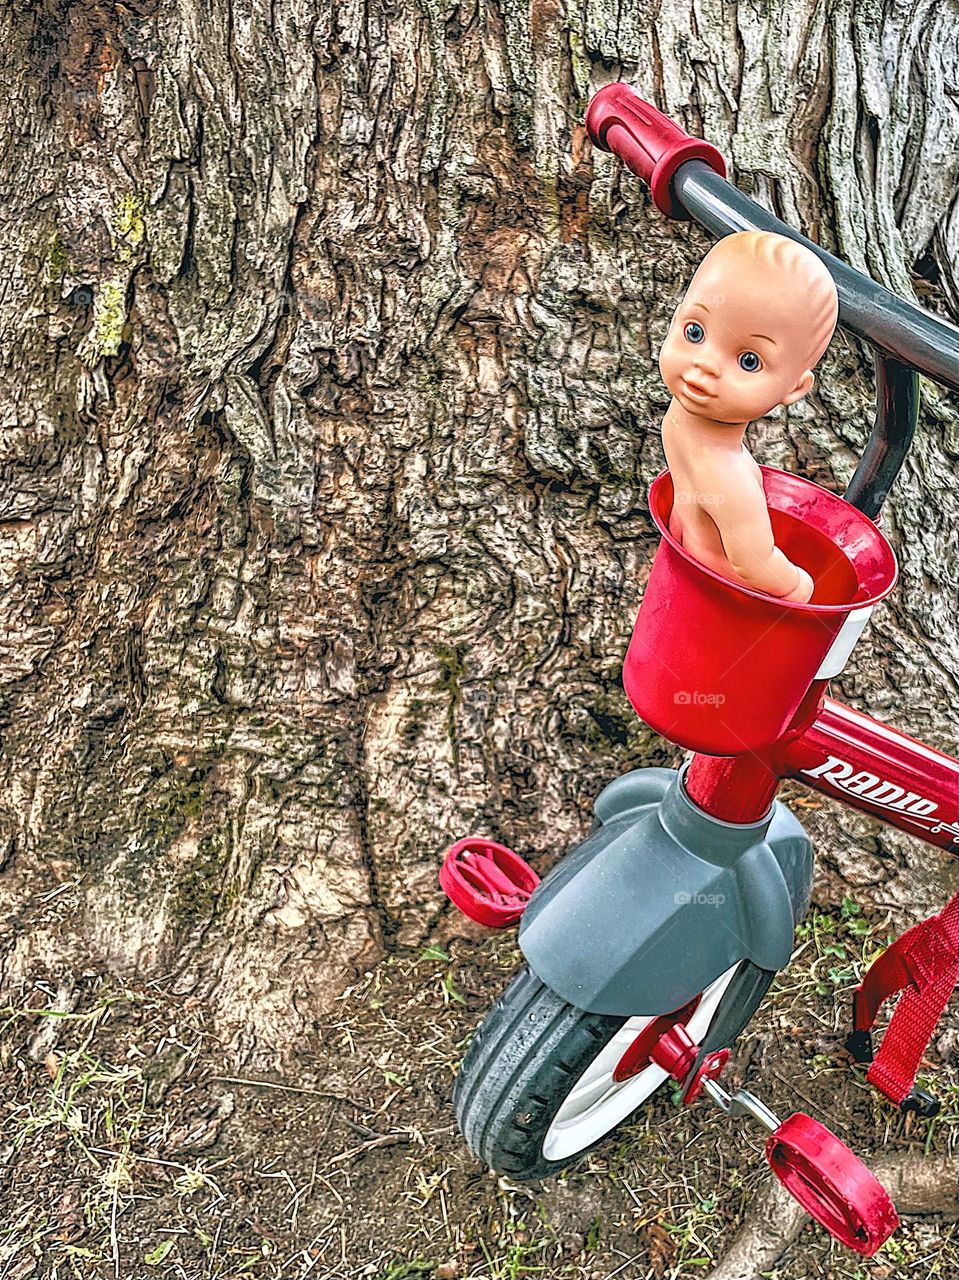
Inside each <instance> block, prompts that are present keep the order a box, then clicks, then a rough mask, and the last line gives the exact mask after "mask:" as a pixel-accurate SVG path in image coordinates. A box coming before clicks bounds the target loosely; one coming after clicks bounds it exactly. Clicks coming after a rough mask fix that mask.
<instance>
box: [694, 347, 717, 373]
mask: <svg viewBox="0 0 959 1280" xmlns="http://www.w3.org/2000/svg"><path fill="white" fill-rule="evenodd" d="M692 367H693V368H694V369H696V370H698V372H699V373H701V374H703V375H704V376H705V377H707V378H717V377H719V372H718V370H717V368H716V362H715V361H714V360H711V359H710V358H709V356H708V355H707V354H706V352H705V351H703V352H699V351H697V352H696V354H695V356H693V363H692Z"/></svg>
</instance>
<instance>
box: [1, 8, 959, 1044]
mask: <svg viewBox="0 0 959 1280" xmlns="http://www.w3.org/2000/svg"><path fill="white" fill-rule="evenodd" d="M767 8H770V9H771V12H769V13H768V14H766V15H765V16H764V14H763V6H756V5H747V4H740V5H735V4H722V5H720V4H718V3H714V2H713V0H697V3H695V4H690V3H686V2H677V3H665V4H663V5H661V6H660V7H659V11H658V12H656V11H655V10H654V9H653V8H652V7H647V6H645V5H641V4H636V5H623V6H621V7H620V8H619V10H617V8H616V6H613V7H612V9H611V8H610V7H609V6H607V5H603V4H599V3H594V0H588V2H587V3H586V4H584V5H575V4H572V3H567V4H565V5H564V4H563V3H559V2H558V0H557V2H549V3H548V2H545V0H536V2H535V3H533V4H531V5H529V6H524V5H520V4H518V3H516V0H500V2H499V3H496V2H494V0H478V2H473V0H463V3H462V4H459V3H452V2H448V0H432V2H430V0H426V3H424V4H423V5H422V6H414V5H412V4H410V5H393V4H389V3H385V2H383V3H376V2H374V3H371V4H368V5H366V6H360V5H357V4H353V3H347V2H346V0H334V3H332V4H325V3H324V4H319V5H316V4H313V3H309V2H308V0H270V2H269V3H266V2H264V0H259V2H257V0H180V3H177V4H173V3H170V2H169V0H131V2H130V3H127V4H125V5H121V4H119V3H113V2H110V0H103V2H102V3H94V2H92V0H88V2H87V3H60V4H58V3H55V2H54V0H30V2H29V3H28V0H5V2H4V3H3V4H2V6H0V48H2V50H3V52H2V55H0V56H2V57H3V59H4V62H5V80H6V83H7V84H14V83H18V82H19V86H20V92H19V93H18V94H17V95H14V94H12V93H11V94H7V95H5V96H4V97H3V98H2V100H0V115H2V121H0V127H2V130H3V134H4V136H5V138H6V146H5V148H4V152H3V155H2V157H0V186H2V192H3V202H2V209H3V212H2V214H0V219H2V220H0V244H2V252H3V262H4V277H5V278H4V282H3V290H2V296H0V307H2V328H3V348H2V350H3V356H2V359H3V368H4V379H3V387H2V391H0V415H2V422H3V434H2V440H0V448H2V450H3V457H2V465H3V479H4V484H3V491H2V497H0V502H2V514H0V574H2V581H3V583H4V587H5V590H4V592H3V596H2V610H3V613H2V621H0V626H2V637H3V638H2V648H0V686H2V703H0V715H2V720H0V724H2V731H3V747H4V750H3V767H4V787H3V796H2V799H0V836H2V844H0V868H2V874H0V903H2V907H5V908H6V909H5V910H2V909H0V917H7V916H9V919H8V921H7V923H6V925H5V926H4V927H3V930H2V932H0V978H2V984H3V985H5V986H14V985H16V984H19V983H21V982H24V981H28V980H33V979H35V978H36V977H38V976H57V977H63V976H64V975H66V976H68V977H69V975H72V974H79V973H82V972H83V971H84V970H88V969H94V970H97V971H101V970H104V969H108V970H110V971H114V972H118V973H129V972H132V971H136V972H138V973H140V974H144V975H148V976H150V977H156V978H164V979H166V980H168V981H172V982H173V983H174V985H175V989H176V990H177V991H181V992H188V991H189V992H193V993H195V994H198V995H201V996H210V997H213V998H214V1002H215V1007H216V1009H217V1013H218V1017H219V1020H220V1027H221V1030H222V1031H223V1032H224V1034H225V1035H229V1036H233V1037H235V1038H236V1039H237V1041H238V1042H239V1043H242V1044H243V1045H244V1047H245V1048H246V1049H247V1050H248V1051H252V1050H256V1051H257V1052H261V1053H264V1054H272V1053H279V1054H281V1055H283V1054H285V1053H286V1052H287V1051H288V1050H289V1049H290V1047H291V1046H292V1045H293V1044H294V1043H295V1042H296V1040H297V1038H298V1037H299V1036H300V1035H301V1034H302V1033H303V1032H304V1031H306V1030H308V1029H309V1027H310V1025H311V1022H312V1021H313V1019H314V1018H315V1017H316V1016H317V1015H318V1014H319V1013H320V1012H321V1011H323V1010H324V1009H325V1008H326V1007H328V1005H329V1002H330V1000H331V999H332V998H333V997H334V996H335V995H336V994H337V992H338V991H339V990H341V989H342V987H343V986H344V985H345V984H346V983H347V982H348V981H349V978H350V974H351V973H352V972H354V969H355V967H356V966H360V967H361V968H362V967H368V966H369V965H370V964H372V963H373V962H374V961H375V960H376V959H377V958H378V957H379V956H381V955H382V954H383V953H384V951H386V950H388V949H390V948H391V947H394V946H396V945H403V944H413V943H416V942H417V941H419V940H421V939H422V938H424V937H425V936H426V935H427V933H428V932H429V930H430V929H431V926H432V925H433V924H434V923H435V922H436V921H437V920H438V918H439V913H440V912H441V911H442V910H443V899H442V898H441V894H440V891H439V888H438V885H437V883H436V870H437V866H438V860H439V857H440V854H441V852H442V850H443V849H444V847H445V846H446V845H447V844H448V843H449V842H450V841H451V840H452V839H454V838H455V837H457V836H459V835H461V834H463V833H465V832H468V831H471V830H480V831H483V832H485V833H488V834H490V835H492V836H494V837H499V838H502V839H505V840H507V841H508V842H509V843H512V844H514V845H515V846H516V847H517V848H519V849H521V850H522V851H523V852H524V853H526V854H533V855H537V856H539V855H543V856H544V857H545V856H547V855H548V856H549V857H552V856H555V855H556V854H557V853H558V852H560V851H561V850H562V849H563V848H564V846H565V845H567V844H568V843H569V842H570V841H571V840H573V839H575V838H577V837H578V835H579V834H580V833H581V832H582V830H583V827H584V824H585V822H586V820H587V814H588V809H589V805H590V802H591V799H592V797H593V796H594V795H595V794H596V792H597V791H598V790H599V788H600V787H601V785H602V784H603V783H604V782H606V781H608V780H609V779H610V778H611V777H613V776H615V774H617V773H618V772H621V771H624V770H626V769H629V768H633V767H637V766H638V765H641V764H649V763H664V762H675V761H677V760H678V758H679V753H678V752H677V751H676V750H675V749H674V748H672V747H671V746H669V744H666V743H663V742H662V740H660V739H657V738H655V737H654V736H653V735H652V734H651V733H650V732H649V731H648V730H646V729H645V727H644V726H643V725H642V724H641V723H640V722H639V721H638V720H636V718H635V717H634V716H633V714H632V712H631V711H630V708H629V706H628V704H627V702H626V699H625V696H624V694H623V692H622V688H621V685H620V669H621V664H622V658H623V654H624V652H625V648H626V644H627V639H628V635H629V631H630V628H631V626H632V622H633V618H634V615H635V611H636V607H637V605H638V602H639V599H640V597H641V594H642V590H643V584H644V580H645V576H646V573H647V571H648V566H649V561H650V557H651V553H652V550H653V548H654V537H653V531H652V526H651V523H650V520H649V517H648V515H647V512H646V507H645V491H646V487H647V485H648V483H649V481H650V479H651V478H652V476H653V475H654V474H655V473H656V471H657V470H658V469H659V468H660V466H661V464H662V453H661V446H660V439H659V431H658V427H659V422H660V419H661V415H662V413H663V411H664V409H665V406H666V403H667V395H666V393H665V391H664V388H663V387H662V385H661V383H660V379H659V374H658V370H657V368H656V364H655V353H656V351H657V349H658V344H659V342H660V341H661V339H662V337H663V334H664V332H665V327H666V324H667V321H668V318H669V315H670V312H671V309H672V307H673V305H674V303H675V300H676V298H677V296H678V294H679V293H680V292H681V290H682V289H683V287H684V286H685V284H686V282H687V281H688V278H689V276H690V274H691V272H692V270H693V268H694V266H695V264H696V262H697V261H698V259H699V258H700V257H701V256H702V254H703V253H704V251H705V249H706V247H707V243H708V242H707V239H706V237H705V236H704V235H703V234H702V233H700V232H699V231H698V230H696V229H695V228H692V227H690V226H688V225H679V224H670V223H667V222H666V221H665V220H664V219H663V218H662V217H660V215H659V214H658V213H657V212H656V211H655V210H654V209H653V208H652V207H651V206H650V203H649V200H648V198H647V195H646V193H645V191H644V190H643V189H642V188H641V186H640V185H639V183H638V182H637V181H636V180H635V179H634V178H632V177H631V176H630V175H629V174H628V173H626V172H625V171H624V170H623V168H622V167H621V165H620V164H619V162H618V161H616V160H614V159H613V158H612V157H610V156H607V155H604V154H598V153H595V152H593V151H592V149H591V147H590V145H589V143H588V141H586V139H585V136H584V132H583V128H582V123H581V122H582V119H583V115H584V111H585V106H586V102H587V100H588V97H589V95H590V94H591V92H592V91H594V90H595V89H596V88H598V87H599V86H600V85H601V84H602V83H605V82H606V81H608V80H610V79H617V78H621V79H624V80H627V81H629V82H630V83H632V84H633V85H635V87H636V88H637V89H638V90H639V91H640V92H641V93H643V94H645V95H646V96H649V97H650V98H652V99H653V100H655V101H657V102H658V103H659V105H660V106H662V107H663V108H664V109H665V110H666V111H668V112H669V113H670V114H672V115H674V116H676V117H677V118H678V119H680V120H681V121H683V122H684V123H685V124H686V126H687V127H689V128H690V129H691V130H692V131H694V132H700V133H702V134H704V135H705V136H707V137H709V138H710V139H711V140H712V141H713V142H714V143H716V144H717V145H718V146H719V147H720V149H721V150H723V151H724V153H725V154H726V155H727V156H728V157H729V158H730V160H731V162H732V165H733V171H734V177H735V179H736V181H737V182H738V183H739V185H740V186H741V187H743V188H744V189H745V190H747V191H749V192H751V193H752V194H753V195H754V196H755V197H756V198H758V199H760V200H761V201H762V202H763V203H766V204H767V205H769V206H770V207H771V208H773V209H774V210H775V211H776V212H777V213H779V214H780V215H782V216H784V217H785V218H787V219H788V220H789V221H790V222H792V223H793V224H794V225H795V226H797V227H799V228H801V229H802V230H804V231H806V232H807V233H809V234H811V235H812V236H814V237H816V238H818V239H819V240H820V242H821V243H823V244H825V245H826V246H828V247H829V248H830V249H832V250H833V251H835V252H837V253H839V254H840V255H842V256H843V257H845V258H847V259H849V260H850V261H851V262H853V263H855V264H856V265H857V266H860V267H862V268H864V269H866V270H868V271H870V272H871V273H872V274H873V275H874V276H876V277H877V278H878V279H880V280H882V281H883V282H885V283H887V284H889V285H890V286H892V287H893V288H895V289H897V290H898V291H899V292H901V293H904V294H906V295H907V296H911V295H913V294H918V296H919V297H920V298H921V300H923V301H924V302H925V303H926V304H927V305H931V306H940V307H942V308H944V309H946V310H947V311H948V310H949V309H950V308H951V309H952V311H953V313H955V311H956V308H957V306H959V275H957V266H956V264H957V261H959V203H957V201H956V198H955V196H956V175H957V169H959V147H957V140H959V115H957V110H956V101H957V94H959V45H957V32H959V24H957V21H956V18H957V12H956V9H957V6H956V4H955V3H954V0H948V2H947V3H945V4H943V3H936V4H933V3H931V2H929V0H927V2H922V3H918V4H915V3H912V4H905V3H901V2H899V0H896V2H895V3H887V4H884V5H883V4H880V3H878V2H877V3H873V4H868V5H867V4H860V5H854V4H853V3H852V0H839V3H833V4H828V5H827V4H825V3H824V2H822V0H803V2H802V3H799V4H790V5H787V4H779V3H777V4H774V5H772V6H767ZM871 392H872V379H871V373H870V372H869V366H868V360H866V361H865V362H864V359H863V353H862V352H861V351H860V350H859V349H858V348H857V347H856V346H855V344H853V343H852V342H851V341H850V340H848V339H846V338H843V337H839V338H837V340H836V341H835V342H834V344H833V347H832V349H831V353H830V354H829V356H828V357H827V359H826V361H825V363H824V365H823V368H822V376H821V380H820V383H819V385H818V390H817V392H816V393H814V394H813V396H812V397H811V399H810V400H809V401H808V402H807V403H805V404H803V405H800V406H797V407H796V408H794V409H792V410H790V411H789V413H788V414H785V413H783V412H782V411H780V413H779V414H778V415H777V416H774V417H773V418H771V419H770V420H768V421H766V422H763V423H760V424H757V425H756V426H755V427H754V428H752V429H751V433H750V435H751V443H752V446H753V449H754V452H755V453H756V455H757V456H758V457H759V458H760V460H762V461H764V462H768V463H772V464H775V465H782V466H786V467H788V468H791V469H795V470H798V471H800V472H802V473H803V474H805V475H807V476H809V477H810V478H811V479H813V480H816V481H818V482H820V483H824V484H826V485H828V486H829V487H831V488H835V489H840V490H841V488H842V487H843V485H844V484H845V482H846V480H847V479H848V477H849V475H850V474H851V471H852V469H853V467H854V464H855V460H856V456H857V454H858V452H859V450H860V448H861V446H862V444H863V442H864V440H865V437H866V434H867V432H868V427H869V418H870V414H869V411H868V407H869V405H870V401H871ZM956 428H957V416H956V414H955V411H954V408H953V406H952V405H951V404H950V403H949V402H948V401H947V400H946V399H945V397H944V396H942V395H941V394H940V393H938V392H937V391H936V390H935V389H933V388H932V387H927V392H926V405H925V412H924V417H923V422H922V427H921V430H920V433H919V438H918V442H917V446H916V449H915V451H914V454H913V457H912V459H911V461H910V462H909V464H908V465H907V468H906V470H905V473H904V475H903V477H902V479H901V480H900V482H899V484H898V486H897V488H896V492H895V495H894V497H893V499H892V501H891V502H890V503H889V507H888V514H887V516H886V519H885V525H884V527H885V528H886V530H887V532H888V534H889V536H890V537H891V538H892V540H893V542H894V543H895V545H896V548H897V550H898V552H899V554H900V558H901V563H902V583H901V586H900V588H899V590H898V593H897V595H896V596H895V598H894V600H893V601H892V602H891V603H890V604H888V605H887V606H885V607H884V608H883V609H882V610H881V611H879V613H878V614H877V615H876V618H875V622H874V625H873V627H872V630H871V633H870V636H869V637H868V638H867V639H866V640H865V641H864V642H863V644H862V645H861V647H860V649H859V650H858V651H857V653H856V655H855V657H854V660H853V662H852V663H851V665H850V667H849V668H848V670H847V672H846V674H845V675H844V677H843V678H842V681H841V682H840V689H839V693H840V696H846V697H848V698H850V699H852V700H855V701H856V702H857V704H858V705H861V706H862V707H864V708H865V709H866V710H868V711H870V712H871V713H873V714H876V715H878V716H879V717H880V718H887V719H890V720H893V721H895V722H896V723H897V724H899V725H900V726H901V727H903V728H904V729H906V730H907V731H910V732H912V733H914V734H916V735H917V736H919V737H922V738H925V739H926V740H927V741H929V742H931V743H933V744H935V745H937V746H940V747H944V748H947V749H950V750H953V749H954V748H955V741H956V722H955V719H954V718H953V713H952V710H951V709H952V708H954V707H955V705H956V693H957V689H956V684H957V669H959V662H957V647H959V642H957V636H956V630H955V626H954V607H955V597H956V576H957V560H956V552H955V528H956V523H957V518H959V507H957V499H956V494H955V491H954V484H953V478H954V474H955V465H956V456H957V452H959V433H957V429H956ZM944 708H949V709H950V711H949V712H948V713H946V712H945V711H944ZM812 825H813V827H814V828H815V831H816V835H817V839H818V842H819V850H820V857H821V859H822V865H823V867H824V869H825V873H826V874H827V875H828V872H829V869H830V868H832V870H833V872H834V873H835V874H836V875H838V876H839V877H841V880H842V881H843V882H844V883H848V884H852V885H854V886H870V885H871V886H872V888H870V889H868V890H867V891H868V892H870V893H873V894H874V897H875V900H876V901H877V902H880V903H883V904H885V903H891V904H892V905H894V906H895V907H896V908H897V909H898V910H900V911H901V912H902V913H903V914H904V915H908V913H909V912H911V911H912V910H913V909H915V908H916V907H918V906H919V905H925V902H926V899H928V905H930V906H933V905H936V903H937V901H938V900H939V899H940V898H941V889H942V885H941V880H942V876H943V875H944V871H943V866H944V863H945V859H941V858H940V857H939V855H938V854H936V853H934V852H931V851H930V852H925V853H924V852H922V851H921V850H919V848H918V846H914V845H910V846H909V847H908V855H907V852H906V848H907V842H906V841H905V838H904V837H903V838H900V837H898V836H896V835H895V834H894V833H891V832H885V831H884V830H882V829H880V828H879V827H878V826H877V825H876V824H875V823H872V822H870V821H868V820H866V819H864V818H858V817H857V816H856V815H853V814H849V813H847V812H845V811H842V810H839V809H827V810H824V811H823V813H822V814H818V815H814V817H813V821H812ZM890 854H895V856H894V857H892V858H890ZM907 856H908V861H909V862H911V863H912V864H913V866H912V867H911V868H907V867H906V860H907ZM923 867H924V868H926V869H927V870H926V872H925V873H924V875H919V874H918V872H919V870H920V869H921V868H923ZM824 883H826V884H827V885H828V883H829V882H828V879H827V881H826V882H824ZM171 975H172V977H171Z"/></svg>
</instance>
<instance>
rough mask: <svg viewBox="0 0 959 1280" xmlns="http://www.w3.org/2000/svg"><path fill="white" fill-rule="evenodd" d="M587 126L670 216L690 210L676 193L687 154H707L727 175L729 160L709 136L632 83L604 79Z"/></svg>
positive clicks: (718, 170) (589, 111)
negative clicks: (692, 131)
mask: <svg viewBox="0 0 959 1280" xmlns="http://www.w3.org/2000/svg"><path fill="white" fill-rule="evenodd" d="M586 132H587V133H588V134H589V137H590V141H591V142H592V143H593V145H594V146H596V147H599V148H601V149H602V150H603V151H612V152H613V154H614V155H617V156H619V158H620V159H621V160H622V161H623V163H624V164H625V165H626V167H627V168H628V169H630V170H631V171H632V172H633V173H635V174H637V175H638V176H639V177H640V178H642V179H643V181H644V182H645V183H646V184H647V185H648V186H649V190H650V193H651V195H652V197H653V203H654V204H655V205H656V208H657V209H659V211H660V212H661V213H664V214H665V215H666V217H667V218H676V219H686V218H688V217H689V214H688V213H687V212H686V210H685V209H684V208H683V206H682V205H681V204H680V203H679V201H678V200H676V198H675V197H674V195H673V191H672V181H673V176H674V174H675V173H676V170H677V169H678V168H679V166H680V165H681V164H685V163H686V161H687V160H703V161H705V163H706V164H708V165H709V167H710V168H711V169H712V170H713V171H714V172H715V173H718V174H719V176H720V177H721V178H725V176H726V161H725V160H724V159H723V157H722V156H721V155H720V153H719V152H718V151H717V150H716V148H715V147H714V146H713V145H712V144H711V143H709V142H704V141H703V140H702V139H701V138H691V137H690V136H689V134H688V133H686V132H685V130H683V129H681V128H680V127H679V125H678V124H675V123H674V122H673V121H672V120H670V119H669V117H668V116H664V115H663V113H662V112H661V111H657V109H656V108H655V107H654V106H653V105H652V104H651V103H649V102H646V100H645V99H644V98H641V97H640V96H639V94H638V93H636V91H635V90H634V89H631V88H630V87H629V85H627V84H622V83H621V82H617V83H615V84H607V85H604V87H603V88H602V89H600V90H599V91H598V92H597V93H595V94H593V97H592V98H591V99H590V103H589V106H588V107H587V109H586Z"/></svg>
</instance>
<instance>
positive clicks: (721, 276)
mask: <svg viewBox="0 0 959 1280" xmlns="http://www.w3.org/2000/svg"><path fill="white" fill-rule="evenodd" d="M838 314H839V302H838V298H837V295H836V286H835V284H834V283H833V279H832V276H831V275H830V274H829V271H828V270H827V268H826V266H825V265H824V264H823V263H822V262H821V261H820V260H819V258H817V257H816V255H815V254H814V253H813V252H812V251H811V250H810V249H807V248H806V247H805V245H801V244H797V243H796V241H795V240H790V239H788V238H787V237H786V236H781V235H777V234H775V233H774V232H771V231H740V232H737V233H736V234H735V235H731V236H727V237H726V238H725V239H724V240H720V241H719V242H718V244H716V245H714V246H713V248H712V249H710V251H709V253H707V255H706V257H705V258H704V259H703V261H702V263H701V264H700V267H699V270H698V271H697V272H696V274H695V275H694V276H693V278H692V281H691V283H690V285H689V288H688V289H687V291H686V295H685V297H684V298H683V300H682V302H681V303H680V304H679V306H678V307H677V309H676V312H675V314H674V316H673V318H672V321H671V322H670V326H669V332H668V333H667V335H666V341H665V342H664V343H663V346H662V350H661V351H660V353H659V368H660V372H661V373H662V375H663V381H664V382H665V383H666V386H667V387H668V388H669V390H670V392H671V393H672V395H673V396H674V397H675V399H676V400H678V401H679V403H680V404H681V405H682V406H683V408H684V409H686V410H687V411H688V412H689V413H691V414H693V415H694V416H696V417H701V418H708V419H710V420H711V421H713V422H728V423H731V424H732V423H743V422H750V421H752V420H753V419H754V418H761V417H762V416H763V414H766V413H769V412H770V410H771V409H774V408H775V407H776V406H777V405H780V404H795V403H796V401H797V400H801V399H802V398H803V396H804V395H806V394H807V393H808V392H809V390H810V388H811V387H812V384H813V380H814V379H813V372H812V371H813V369H814V368H815V366H816V363H817V362H818V360H819V359H820V357H821V356H822V354H823V352H824V351H825V350H826V347H827V346H828V344H829V339H830V338H831V337H832V335H833V331H834V329H835V327H836V320H837V318H838Z"/></svg>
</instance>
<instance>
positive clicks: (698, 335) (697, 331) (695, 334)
mask: <svg viewBox="0 0 959 1280" xmlns="http://www.w3.org/2000/svg"><path fill="white" fill-rule="evenodd" d="M683 333H684V334H685V335H686V341H687V342H702V340H703V338H705V336H706V330H705V329H704V328H703V326H702V325H701V324H697V323H696V321H695V320H690V322H689V324H688V325H687V326H686V328H685V329H684V330H683Z"/></svg>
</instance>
